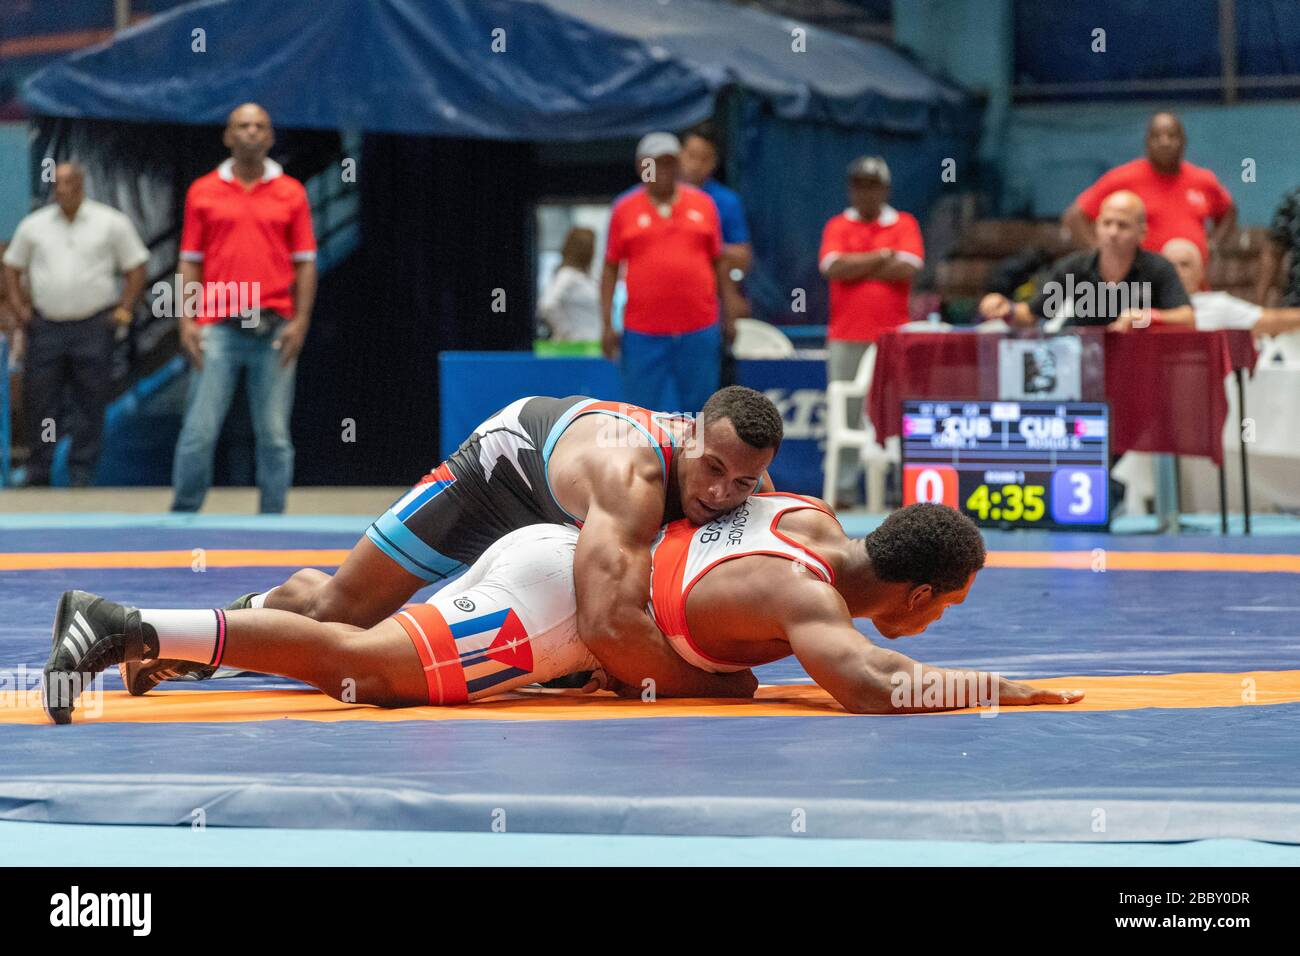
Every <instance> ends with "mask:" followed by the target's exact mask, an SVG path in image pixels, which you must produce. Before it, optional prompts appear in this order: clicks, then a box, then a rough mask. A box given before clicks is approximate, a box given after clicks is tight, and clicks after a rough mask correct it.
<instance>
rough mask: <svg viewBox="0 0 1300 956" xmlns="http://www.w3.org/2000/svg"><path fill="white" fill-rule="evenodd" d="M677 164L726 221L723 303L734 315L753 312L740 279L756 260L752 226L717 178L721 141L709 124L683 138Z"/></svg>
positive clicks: (737, 199)
mask: <svg viewBox="0 0 1300 956" xmlns="http://www.w3.org/2000/svg"><path fill="white" fill-rule="evenodd" d="M677 166H678V175H679V176H681V178H682V179H683V180H685V181H686V182H688V183H690V184H691V185H692V186H695V187H696V188H698V189H702V190H704V191H705V192H706V193H708V194H709V197H710V198H711V199H712V200H713V204H714V205H715V206H717V207H718V218H719V219H720V220H721V221H722V262H723V264H724V266H725V268H726V273H725V274H726V275H727V277H728V279H729V281H728V282H726V283H725V288H722V289H719V290H718V294H719V297H720V298H721V299H722V306H723V308H724V309H726V310H727V311H728V312H729V313H730V314H731V315H733V316H746V315H749V303H748V302H746V301H745V297H744V294H743V293H742V292H741V291H740V282H741V280H743V279H744V278H745V274H746V273H747V272H749V267H750V264H751V263H752V262H753V261H754V246H753V244H752V243H751V242H750V241H749V226H748V225H747V224H746V222H745V207H744V205H743V204H742V203H741V201H740V196H739V195H737V194H736V192H735V190H732V189H728V188H727V187H726V186H724V185H722V183H720V182H718V181H717V180H716V179H714V178H713V172H714V170H716V169H717V168H718V143H717V137H716V136H715V134H714V133H713V129H712V127H711V126H710V125H709V124H707V123H702V124H700V125H699V126H696V127H693V128H692V129H690V130H689V131H687V132H686V134H685V135H684V136H683V137H682V151H681V155H679V156H678V158H677Z"/></svg>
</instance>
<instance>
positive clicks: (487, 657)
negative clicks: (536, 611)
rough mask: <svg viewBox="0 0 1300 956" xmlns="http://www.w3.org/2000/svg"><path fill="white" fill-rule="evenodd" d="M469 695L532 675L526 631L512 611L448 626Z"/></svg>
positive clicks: (530, 655) (495, 612)
mask: <svg viewBox="0 0 1300 956" xmlns="http://www.w3.org/2000/svg"><path fill="white" fill-rule="evenodd" d="M447 626H448V629H449V630H450V631H451V637H452V640H454V641H455V642H456V653H457V654H459V655H460V665H461V667H462V668H464V670H465V686H466V689H467V690H468V691H469V693H470V694H471V695H473V694H477V693H481V692H482V691H485V690H490V689H491V688H493V687H495V686H496V685H497V684H500V683H502V682H504V681H508V680H512V679H514V678H516V677H526V676H528V675H529V674H531V673H532V672H533V648H532V645H531V644H530V643H529V640H528V631H527V630H526V629H525V628H524V624H523V622H522V621H520V620H519V616H518V615H517V614H515V612H514V609H513V608H506V609H505V610H503V611H492V612H490V613H488V614H480V615H478V616H476V617H470V618H466V619H465V620H462V621H457V622H454V623H453V622H451V621H448V622H447Z"/></svg>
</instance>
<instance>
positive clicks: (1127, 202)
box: [1101, 189, 1147, 226]
mask: <svg viewBox="0 0 1300 956" xmlns="http://www.w3.org/2000/svg"><path fill="white" fill-rule="evenodd" d="M1107 209H1109V210H1111V211H1112V212H1116V213H1118V214H1120V215H1124V216H1131V217H1132V218H1133V220H1134V222H1136V223H1138V224H1139V225H1142V226H1145V225H1146V224H1147V207H1146V204H1145V203H1144V202H1142V197H1141V196H1139V195H1138V194H1137V193H1135V192H1132V191H1130V190H1128V189H1121V190H1119V191H1118V192H1113V193H1111V194H1110V195H1109V196H1107V197H1106V198H1105V199H1103V200H1102V201H1101V211H1102V212H1103V213H1104V212H1105V211H1106V210H1107Z"/></svg>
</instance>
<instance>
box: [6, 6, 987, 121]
mask: <svg viewBox="0 0 1300 956" xmlns="http://www.w3.org/2000/svg"><path fill="white" fill-rule="evenodd" d="M306 9H309V10H310V14H309V15H304V10H306ZM502 31H503V32H502ZM800 31H802V32H800ZM200 48H201V49H200ZM561 66H562V68H560V67H561ZM732 84H734V85H737V86H740V87H742V88H745V89H747V90H750V91H751V92H753V93H755V94H757V95H758V96H760V97H761V98H762V99H764V100H765V101H766V102H768V103H769V104H770V105H771V108H772V109H773V110H774V112H775V114H776V115H777V116H779V117H781V118H782V119H786V120H794V119H807V120H813V121H819V122H833V123H836V124H839V125H846V126H858V127H869V128H875V129H882V130H889V131H891V132H897V133H911V134H922V133H925V132H927V131H928V130H930V129H931V128H932V127H934V126H935V125H953V124H955V125H962V124H963V123H964V122H965V121H966V120H968V119H969V116H968V105H969V103H968V97H967V94H965V93H964V92H963V91H962V90H960V89H959V88H958V87H956V86H954V85H951V84H948V83H945V82H942V81H940V80H938V79H936V78H934V77H932V76H931V75H929V74H928V73H926V72H925V71H924V70H923V69H921V68H920V67H918V66H917V65H915V64H914V63H912V62H911V61H910V60H908V59H907V58H906V57H905V56H903V55H902V54H900V53H898V52H897V51H895V50H893V49H891V48H890V47H888V46H886V45H884V44H877V43H871V42H866V41H862V40H857V39H851V38H848V37H844V36H840V35H838V34H835V33H832V32H830V31H826V30H819V29H817V28H814V27H810V26H806V25H803V24H799V23H797V22H795V21H791V20H786V19H784V18H781V17H776V16H772V15H770V14H766V13H762V12H760V11H756V10H751V9H746V8H740V7H735V6H731V5H728V4H724V3H721V2H716V0H673V2H672V4H671V5H670V6H668V5H664V4H662V3H660V2H658V0H538V2H514V0H432V2H431V0H423V2H417V0H318V2H315V3H312V4H311V5H310V7H309V8H308V7H306V6H305V5H301V4H285V3H282V2H281V0H202V2H197V3H191V4H187V5H185V6H183V7H180V8H177V9H175V10H172V11H170V12H168V13H165V14H163V15H161V16H159V17H156V18H154V19H152V20H149V21H148V22H146V23H144V24H141V25H139V26H136V27H133V28H131V29H129V30H126V31H124V32H123V33H121V34H119V35H118V36H117V37H115V38H114V39H113V40H112V41H111V42H107V43H103V44H99V45H97V46H93V47H89V48H87V49H85V50H82V51H80V52H78V53H75V54H73V55H72V56H70V57H68V58H66V59H64V60H62V61H60V62H58V63H54V64H51V65H50V66H48V67H46V68H44V69H42V70H40V71H39V72H37V73H36V74H34V75H33V76H31V77H30V78H29V79H28V80H27V82H26V83H25V84H24V87H23V94H22V95H23V100H24V102H25V104H26V106H27V107H28V108H29V109H30V110H31V111H32V112H34V113H38V114H45V115H52V116H67V117H82V118H99V119H112V120H127V121H137V122H175V123H199V124H216V123H223V122H224V121H225V117H226V114H227V113H228V112H229V110H230V109H231V108H232V107H233V106H235V105H237V104H239V103H241V102H244V101H247V100H256V101H258V102H260V103H262V104H263V105H265V106H266V107H267V109H268V110H269V111H270V113H271V115H272V116H274V117H275V120H276V123H277V124H278V125H280V126H284V127H296V128H324V129H353V130H366V131H374V132H394V133H405V134H415V135H433V136H457V137H483V138H492V139H509V140H528V141H555V140H589V139H604V138H616V137H631V136H639V135H640V134H642V133H644V132H645V131H646V130H647V129H650V128H654V127H660V128H669V129H673V128H679V127H682V126H684V125H688V124H689V123H692V122H695V121H697V120H700V119H703V118H704V117H706V116H708V115H710V114H711V113H712V112H713V105H714V95H715V94H716V93H717V91H718V90H719V89H721V88H722V87H724V86H727V85H732Z"/></svg>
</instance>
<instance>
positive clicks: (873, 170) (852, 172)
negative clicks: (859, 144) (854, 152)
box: [848, 156, 889, 186]
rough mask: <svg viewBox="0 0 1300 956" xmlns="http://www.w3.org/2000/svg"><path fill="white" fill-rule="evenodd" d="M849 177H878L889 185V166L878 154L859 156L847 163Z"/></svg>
mask: <svg viewBox="0 0 1300 956" xmlns="http://www.w3.org/2000/svg"><path fill="white" fill-rule="evenodd" d="M848 175H849V179H879V180H880V181H881V182H882V183H884V184H885V185H886V186H888V185H889V166H888V165H886V163H885V161H884V160H883V159H881V158H880V157H879V156H859V157H858V158H857V159H855V160H854V161H853V162H851V163H849V173H848Z"/></svg>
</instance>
